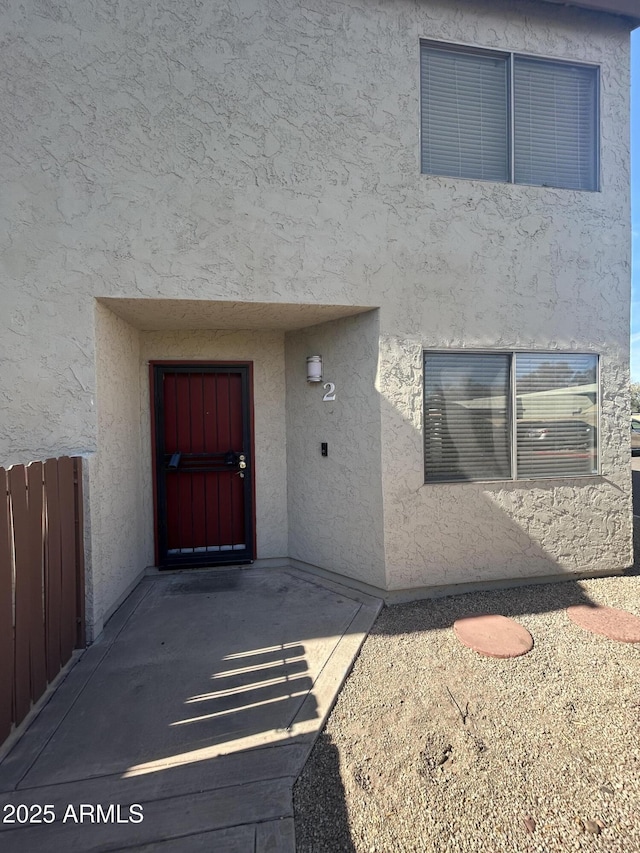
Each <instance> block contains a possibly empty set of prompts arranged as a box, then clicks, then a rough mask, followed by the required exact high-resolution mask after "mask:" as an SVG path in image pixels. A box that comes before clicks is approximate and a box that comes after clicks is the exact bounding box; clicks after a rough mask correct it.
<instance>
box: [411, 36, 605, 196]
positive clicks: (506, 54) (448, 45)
mask: <svg viewBox="0 0 640 853" xmlns="http://www.w3.org/2000/svg"><path fill="white" fill-rule="evenodd" d="M423 47H425V48H429V47H432V48H435V49H437V50H446V51H451V52H452V53H467V54H478V55H484V56H488V57H495V58H498V59H506V62H507V91H506V109H507V121H508V126H509V130H508V136H507V156H508V170H507V171H508V178H507V180H505V181H500V180H497V179H491V178H482V177H474V178H468V177H460V176H456V175H450V176H447V175H441V174H434V173H433V172H429V171H428V170H425V169H424V163H423V151H422V127H423V112H422V105H423V96H422V49H423ZM517 59H531V60H537V61H540V62H548V63H549V64H551V65H568V66H572V67H579V68H590V69H593V71H594V72H595V77H596V80H595V86H596V91H595V115H594V117H593V120H594V128H595V131H594V134H595V138H594V139H593V145H594V151H593V156H594V186H593V187H592V188H581V187H555V186H553V185H550V184H529V183H525V182H522V181H516V179H515V171H516V164H515V157H514V149H515V91H514V90H515V86H514V66H515V61H516V60H517ZM419 69H420V73H419V90H420V105H419V133H418V143H419V161H420V173H421V174H423V175H431V176H433V177H441V178H446V177H450V178H451V179H453V180H474V181H487V180H489V181H493V182H494V183H509V184H514V185H515V186H534V187H540V188H541V189H547V188H549V189H555V190H563V189H564V190H568V191H570V192H600V191H601V144H602V127H601V106H600V100H601V91H602V85H601V66H600V65H599V64H598V63H595V62H579V61H573V60H569V59H559V58H558V57H553V56H545V55H542V54H528V53H521V52H519V51H509V50H499V49H496V48H487V47H483V46H479V45H473V44H456V43H452V42H445V41H438V40H436V39H420V44H419Z"/></svg>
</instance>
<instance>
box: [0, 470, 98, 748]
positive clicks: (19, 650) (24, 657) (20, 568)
mask: <svg viewBox="0 0 640 853" xmlns="http://www.w3.org/2000/svg"><path fill="white" fill-rule="evenodd" d="M82 528H83V522H82V460H81V459H80V458H78V457H74V458H71V457H68V456H63V457H61V458H60V459H48V460H47V461H46V462H32V463H31V464H30V465H27V466H24V465H14V466H13V467H11V468H9V469H8V470H5V469H4V468H0V744H2V742H3V741H4V740H5V739H6V738H7V736H8V735H9V734H10V732H11V730H12V728H13V726H14V725H18V724H19V723H21V722H22V720H23V719H24V718H25V717H26V715H27V714H28V712H29V710H30V708H31V706H32V704H33V703H34V702H36V701H37V700H38V699H39V698H40V696H41V695H42V694H43V693H44V691H45V689H46V687H47V684H49V682H51V681H53V679H54V678H55V677H56V675H57V674H58V673H59V672H60V669H61V668H62V667H63V666H64V665H65V664H66V663H67V661H68V660H69V658H70V657H71V654H72V652H73V649H74V648H83V647H84V645H85V631H84V547H83V536H82Z"/></svg>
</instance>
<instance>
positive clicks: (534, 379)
mask: <svg viewBox="0 0 640 853" xmlns="http://www.w3.org/2000/svg"><path fill="white" fill-rule="evenodd" d="M515 372H516V412H517V420H516V436H517V438H516V445H517V458H518V478H522V477H561V476H568V477H570V476H572V475H585V474H595V473H597V454H596V451H597V423H598V420H597V412H598V408H597V388H596V382H597V357H596V356H592V355H567V356H558V355H544V354H535V355H534V354H525V353H518V354H517V355H516V371H515Z"/></svg>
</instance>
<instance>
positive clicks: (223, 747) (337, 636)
mask: <svg viewBox="0 0 640 853" xmlns="http://www.w3.org/2000/svg"><path fill="white" fill-rule="evenodd" d="M380 607H381V602H380V601H379V600H377V599H373V598H369V597H368V596H366V595H361V594H360V593H357V592H354V591H353V590H350V589H347V588H345V587H342V586H339V585H337V584H334V583H330V582H327V581H324V580H319V579H317V578H315V577H312V576H310V575H307V574H305V573H302V572H299V571H297V570H294V569H289V568H281V569H232V570H216V571H198V572H182V573H175V574H170V575H167V574H162V575H157V576H153V577H148V578H145V579H144V580H143V581H142V583H141V584H140V585H139V586H138V587H137V588H136V590H135V591H134V592H133V593H132V595H131V596H130V597H129V598H128V599H127V601H126V602H125V603H124V604H123V605H122V607H121V608H120V609H119V610H118V611H117V613H116V614H115V615H114V616H113V618H112V619H111V620H110V621H109V623H108V625H107V627H106V629H105V631H104V633H103V635H102V636H101V637H100V638H99V640H98V641H97V642H96V643H94V645H92V646H91V647H90V648H89V649H88V650H87V651H86V652H85V653H84V655H83V656H82V657H81V658H80V660H79V662H78V663H77V664H76V665H75V666H74V667H73V669H72V670H71V671H70V673H69V674H68V676H67V677H66V679H65V680H64V682H63V683H62V684H61V686H60V687H59V688H58V690H56V691H55V693H54V694H53V695H52V697H51V699H50V701H49V702H48V703H47V704H46V705H45V707H44V708H43V710H42V711H41V713H40V714H39V716H38V717H37V718H36V719H35V721H34V723H33V724H32V725H31V727H30V728H29V729H28V731H27V732H26V733H25V735H24V736H23V737H22V738H21V739H20V740H19V741H17V743H16V745H15V746H14V748H13V749H12V750H11V751H10V752H9V754H8V755H7V756H6V757H5V758H4V760H3V761H2V763H0V792H1V793H0V805H1V806H2V812H1V814H2V822H1V823H0V849H1V850H2V851H3V853H14V851H16V853H18V851H20V853H23V852H24V851H29V853H40V851H47V853H48V851H52V850H55V851H58V850H60V851H62V850H64V851H65V853H69V852H70V851H82V853H90V851H116V850H136V851H155V850H158V851H160V853H191V852H192V851H215V853H254V852H255V853H266V851H273V853H292V851H294V850H295V838H294V826H293V805H292V787H293V784H294V782H295V780H296V778H297V776H298V774H299V773H300V771H301V770H302V767H303V766H304V763H305V761H306V759H307V756H308V755H309V752H310V749H311V747H312V745H313V742H314V740H315V738H316V736H317V734H318V733H319V731H320V729H321V728H322V725H323V723H324V720H325V719H326V717H327V715H328V713H329V711H330V709H331V707H332V705H333V702H334V700H335V697H336V695H337V693H338V691H339V689H340V687H341V685H342V683H343V681H344V678H345V677H346V675H347V673H348V671H349V669H350V668H351V665H352V662H353V660H354V658H355V656H356V654H357V653H358V650H359V648H360V646H361V644H362V642H363V640H364V638H365V636H366V634H367V632H368V631H369V629H370V628H371V626H372V624H373V622H374V620H375V618H376V616H377V614H378V612H379V610H380ZM12 805H15V806H16V807H17V809H16V811H15V814H14V812H13V809H12V808H11V807H12ZM134 806H135V807H134ZM39 807H42V810H41V809H40V808H39ZM45 807H48V808H45ZM12 816H13V817H15V819H16V820H17V821H20V824H18V823H14V824H12V823H7V822H6V821H7V818H11V817H12ZM37 821H42V822H37ZM49 821H51V822H49Z"/></svg>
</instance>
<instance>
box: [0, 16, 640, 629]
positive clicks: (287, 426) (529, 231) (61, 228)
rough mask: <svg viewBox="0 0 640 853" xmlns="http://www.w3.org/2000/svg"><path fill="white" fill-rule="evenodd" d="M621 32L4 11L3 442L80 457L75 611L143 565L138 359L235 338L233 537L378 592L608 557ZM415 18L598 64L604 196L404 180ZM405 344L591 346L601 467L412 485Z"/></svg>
mask: <svg viewBox="0 0 640 853" xmlns="http://www.w3.org/2000/svg"><path fill="white" fill-rule="evenodd" d="M628 27H629V22H628V21H627V20H625V19H624V18H622V17H617V16H615V15H607V14H603V13H599V12H596V11H588V10H585V9H577V8H573V7H564V6H557V5H556V4H551V3H546V2H539V0H514V1H513V2H507V0H466V2H464V3H458V4H456V5H455V9H452V5H451V4H450V3H448V2H445V0H423V2H420V3H415V2H411V0H394V2H391V3H389V2H373V3H368V4H366V6H362V5H361V4H357V3H355V2H353V3H352V2H347V3H346V4H339V5H336V4H333V3H331V2H322V3H319V4H314V5H313V8H310V7H308V6H304V5H303V4H300V3H298V2H296V0H285V2H284V3H279V4H277V5H276V4H273V3H259V2H257V0H224V2H222V1H221V2H213V3H209V4H204V5H200V6H197V5H193V6H191V5H190V4H180V6H179V8H178V7H175V8H173V7H172V9H171V10H169V9H161V8H159V7H158V6H157V4H153V3H151V2H146V0H142V2H140V0H124V2H122V3H120V4H118V5H117V7H114V6H113V4H109V3H106V2H102V0H98V2H97V3H92V4H72V3H68V2H67V3H65V2H60V3H57V4H44V5H43V4H42V3H36V2H35V0H27V2H20V3H18V2H17V0H10V2H8V3H7V4H5V5H4V6H3V8H2V10H1V11H0V33H2V35H1V36H0V38H1V40H2V52H1V53H0V56H1V57H2V59H1V60H0V62H2V63H3V79H5V80H6V81H7V85H6V87H5V89H4V90H3V93H2V95H0V106H1V108H2V114H3V123H2V128H1V129H0V155H2V158H3V159H2V164H3V165H2V180H3V189H2V194H0V212H1V214H2V218H3V228H2V232H1V234H0V263H1V265H2V266H1V270H2V275H1V278H0V293H1V299H2V306H3V309H4V310H3V311H2V315H1V317H0V322H2V324H3V332H2V335H0V357H1V358H2V363H3V371H2V375H1V376H0V400H1V401H2V407H3V417H2V419H1V420H0V464H3V465H5V466H6V465H10V464H13V463H18V462H27V461H29V460H31V459H35V458H44V457H47V456H57V455H62V454H64V453H77V454H81V455H83V456H85V457H86V458H87V460H88V462H87V464H88V468H89V486H90V488H89V489H88V492H87V493H88V498H87V499H88V502H89V503H88V506H87V525H88V528H89V529H90V536H89V541H88V542H87V554H88V583H87V589H88V592H89V600H88V613H89V617H90V621H91V623H92V624H93V626H94V632H95V633H97V632H98V631H99V630H100V626H101V624H102V621H103V620H104V618H105V617H106V616H108V614H109V613H110V612H111V611H112V609H113V607H114V606H115V605H116V603H117V602H118V601H119V600H120V599H121V597H122V596H123V595H125V594H126V592H127V590H128V589H129V588H130V586H131V585H132V584H133V583H135V581H136V579H137V578H138V577H139V575H140V573H141V572H142V571H144V569H145V568H146V567H147V566H149V565H152V564H153V495H152V483H151V461H150V459H151V449H150V428H149V385H148V362H149V361H150V360H154V359H160V360H171V359H177V360H178V359H211V360H217V359H225V360H226V359H230V360H234V359H236V360H239V361H242V360H250V361H252V362H253V365H254V376H255V379H254V381H255V386H254V392H255V423H256V426H255V439H256V478H257V483H256V485H257V498H256V511H257V518H256V530H257V541H258V550H257V557H258V558H259V559H265V560H270V559H277V560H286V559H292V560H295V561H296V562H298V563H304V564H307V565H309V566H310V567H315V568H317V569H319V570H324V571H327V572H333V573H337V574H341V575H343V576H346V577H348V578H351V579H353V582H361V583H366V584H368V585H369V586H372V587H376V588H377V589H381V590H385V591H394V592H396V593H398V594H399V593H400V591H404V590H413V591H414V593H415V594H418V593H419V592H422V591H424V590H425V589H433V588H436V587H448V586H452V585H457V584H458V585H459V584H462V585H464V584H470V583H478V582H479V583H488V582H491V581H494V580H501V579H516V580H517V579H522V578H526V577H536V576H537V577H542V576H549V575H558V574H560V575H562V574H566V573H573V574H580V573H591V572H614V571H619V570H621V569H622V568H623V567H624V566H626V565H627V564H628V563H629V562H630V556H631V551H630V543H631V509H630V475H629V464H628V462H629V459H628V456H629V450H628V443H627V421H628V418H627V405H628V404H627V384H628V379H629V376H628V336H629V332H628V329H629V287H630V228H629V139H628V137H629V126H628V112H629V37H628V36H629V33H628ZM421 38H429V39H436V40H437V39H439V40H443V41H446V42H453V43H457V44H466V45H474V46H481V47H486V48H494V49H499V50H509V51H516V52H522V53H526V54H534V55H542V56H546V57H550V58H558V59H567V60H573V61H580V62H588V63H594V64H597V65H599V66H600V69H601V98H600V101H601V103H600V106H601V122H600V128H601V140H600V142H601V151H600V154H601V157H600V191H598V192H577V191H570V190H559V189H551V188H541V187H529V186H514V185H510V184H498V183H492V182H483V181H472V180H461V179H448V178H438V177H432V176H428V175H422V174H420V165H419V139H418V128H419V41H420V39H421ZM374 309H375V310H374ZM350 315H352V316H350ZM425 348H427V349H438V348H462V349H481V350H484V349H495V348H499V349H504V350H532V351H538V350H539V351H568V352H571V351H576V352H593V353H597V354H598V355H599V356H600V363H601V377H602V413H601V425H600V437H601V471H602V473H601V476H598V477H594V478H589V479H585V480H581V481H577V480H570V481H556V482H550V481H544V482H543V481H537V482H524V481H523V482H519V483H494V484H491V485H487V484H480V483H467V484H457V485H438V486H434V485H425V484H424V474H423V453H422V426H423V425H422V351H423V349H425ZM317 349H320V351H321V354H322V355H323V357H324V358H325V359H326V361H327V370H329V371H330V372H331V375H329V374H328V373H327V377H326V378H327V379H328V380H330V381H334V382H335V383H336V392H337V393H336V400H335V401H334V402H332V403H323V402H322V395H321V393H320V389H319V388H317V387H313V386H308V385H307V383H306V382H305V380H304V375H303V371H304V358H305V357H306V355H309V354H312V351H315V350H317ZM319 441H327V442H328V444H329V456H328V457H327V458H321V457H320V456H319V448H318V446H317V445H318V443H319Z"/></svg>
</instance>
